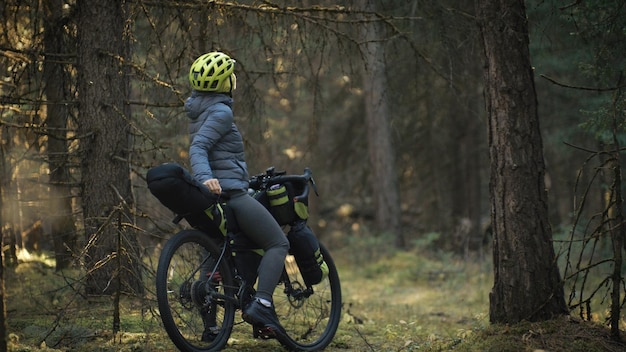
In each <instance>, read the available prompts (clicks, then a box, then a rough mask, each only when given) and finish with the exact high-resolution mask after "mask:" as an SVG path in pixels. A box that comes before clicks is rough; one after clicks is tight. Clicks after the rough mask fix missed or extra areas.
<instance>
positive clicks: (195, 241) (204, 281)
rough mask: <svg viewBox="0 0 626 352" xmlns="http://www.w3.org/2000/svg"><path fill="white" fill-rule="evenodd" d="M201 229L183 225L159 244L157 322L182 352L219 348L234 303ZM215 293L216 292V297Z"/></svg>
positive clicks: (224, 266)
mask: <svg viewBox="0 0 626 352" xmlns="http://www.w3.org/2000/svg"><path fill="white" fill-rule="evenodd" d="M219 256H220V250H219V248H218V247H217V245H215V244H214V243H213V241H211V240H210V238H209V236H208V235H207V234H206V233H203V232H201V231H197V230H184V231H181V232H179V233H177V234H176V235H174V236H173V237H172V238H171V239H170V240H168V241H167V242H166V243H165V246H164V247H163V251H162V252H161V256H160V257H159V266H158V268H157V275H156V292H157V301H158V307H159V312H160V315H161V320H162V321H163V327H164V328H165V331H166V332H167V334H168V335H169V337H170V339H171V340H172V342H173V343H174V345H176V347H178V349H180V350H181V351H186V352H198V351H219V350H221V349H222V347H223V346H224V345H226V343H227V342H228V338H229V336H230V333H231V331H232V328H233V321H234V316H235V306H234V304H233V301H231V300H228V299H224V298H226V297H231V298H232V297H233V296H234V290H235V289H234V285H233V276H232V271H231V268H230V266H229V264H228V263H227V261H226V260H221V261H220V264H219V266H218V268H217V273H219V274H213V277H211V278H209V276H211V273H212V272H213V269H214V268H215V265H216V263H217V262H218V259H219ZM218 295H220V296H218Z"/></svg>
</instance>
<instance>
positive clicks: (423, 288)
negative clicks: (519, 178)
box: [6, 251, 626, 352]
mask: <svg viewBox="0 0 626 352" xmlns="http://www.w3.org/2000/svg"><path fill="white" fill-rule="evenodd" d="M333 254H334V257H335V261H336V262H337V266H338V269H339V272H340V277H341V284H342V291H343V301H344V304H345V307H344V315H343V319H342V322H341V324H340V328H339V330H338V332H337V334H336V336H335V338H334V340H333V342H332V343H331V344H330V346H328V348H327V349H326V351H451V350H454V351H472V352H473V351H494V352H496V351H497V352H507V351H511V352H514V351H515V352H520V351H533V352H536V351H551V352H564V351H568V352H576V351H581V352H582V351H585V352H594V351H607V352H613V351H626V344H623V343H622V344H620V343H617V342H615V341H613V340H611V339H610V334H609V330H608V329H607V328H606V326H604V325H601V324H599V323H594V322H588V321H581V320H580V319H577V318H574V317H562V318H559V319H556V320H553V321H548V322H543V323H521V324H516V325H512V326H499V325H491V324H489V322H488V310H489V299H488V295H489V290H490V288H491V285H492V284H493V282H492V280H493V279H492V269H491V265H490V263H489V262H488V261H487V260H470V261H468V260H464V261H461V260H457V259H454V258H453V257H452V256H449V255H445V254H438V255H436V256H435V258H433V256H432V255H429V256H425V255H421V254H419V253H415V252H411V253H407V252H399V253H392V254H385V255H379V256H378V257H379V258H378V259H376V260H372V258H375V257H376V256H370V255H368V254H367V253H361V254H359V255H356V256H355V255H354V254H353V253H352V254H351V253H348V252H343V251H337V252H335V253H333ZM6 275H7V277H6V288H7V293H8V301H7V314H8V325H9V332H10V340H11V342H10V348H9V351H12V352H26V351H85V352H87V351H89V352H93V351H102V352H109V351H175V350H176V349H175V348H174V347H173V345H172V344H171V342H170V341H169V340H168V339H167V335H166V334H165V333H164V331H163V330H162V327H161V325H160V322H159V319H158V317H157V316H156V314H155V310H156V302H154V301H153V300H150V299H147V298H141V299H138V298H123V299H122V305H121V306H122V311H121V331H120V332H118V333H117V334H112V332H111V331H112V321H113V318H112V317H113V310H112V300H111V298H93V297H84V296H82V295H81V294H80V293H79V292H76V291H78V290H73V289H72V287H73V286H76V282H77V281H75V280H76V278H75V277H74V278H71V275H68V274H67V273H65V274H60V273H56V272H55V271H54V270H53V269H52V267H51V266H50V264H46V261H45V260H38V259H37V258H31V259H30V260H29V261H28V262H25V263H22V264H20V265H19V266H18V267H17V268H13V269H9V270H7V272H6ZM622 336H624V333H622ZM280 350H281V347H280V345H279V344H278V343H277V342H276V341H273V340H255V339H253V338H252V336H251V331H250V329H249V328H248V329H247V326H245V327H244V326H243V325H240V326H237V327H236V328H235V329H234V330H233V335H232V338H231V340H230V342H229V345H228V347H227V348H226V349H225V351H280Z"/></svg>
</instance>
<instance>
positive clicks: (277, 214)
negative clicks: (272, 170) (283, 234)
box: [255, 182, 309, 225]
mask: <svg viewBox="0 0 626 352" xmlns="http://www.w3.org/2000/svg"><path fill="white" fill-rule="evenodd" d="M301 192H302V187H297V185H295V184H293V183H291V182H285V183H283V184H276V185H273V186H272V187H270V188H269V189H268V190H267V191H265V192H264V194H263V193H262V194H259V195H258V196H256V197H255V198H257V200H258V201H259V202H261V203H262V204H263V205H265V206H266V207H267V208H268V209H269V211H270V213H272V215H273V216H274V219H276V221H277V222H278V223H279V224H280V225H292V224H294V223H296V222H298V221H299V220H306V219H308V217H309V209H308V203H309V202H308V199H296V198H295V197H296V196H297V195H298V194H300V193H301Z"/></svg>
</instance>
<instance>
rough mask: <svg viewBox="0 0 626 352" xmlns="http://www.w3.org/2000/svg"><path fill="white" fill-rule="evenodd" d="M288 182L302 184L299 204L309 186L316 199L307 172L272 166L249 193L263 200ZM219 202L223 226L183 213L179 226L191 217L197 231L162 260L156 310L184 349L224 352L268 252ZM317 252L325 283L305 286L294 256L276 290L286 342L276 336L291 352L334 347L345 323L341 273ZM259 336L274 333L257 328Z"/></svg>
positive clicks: (172, 242)
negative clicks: (250, 238)
mask: <svg viewBox="0 0 626 352" xmlns="http://www.w3.org/2000/svg"><path fill="white" fill-rule="evenodd" d="M282 184H296V185H297V186H298V187H296V189H298V190H301V193H300V194H298V195H297V196H295V198H294V199H295V200H299V201H300V202H302V201H308V195H309V185H311V186H312V187H313V189H314V191H315V193H316V194H317V189H316V186H315V182H314V181H313V178H312V176H311V171H310V169H308V168H306V169H305V171H304V174H302V175H285V173H284V172H279V173H277V172H275V171H274V168H269V169H267V170H266V172H265V173H264V174H259V175H256V176H254V177H252V178H251V179H250V192H252V193H254V196H255V198H257V200H259V201H261V200H262V199H264V198H263V197H265V196H266V195H267V192H268V190H270V188H272V186H274V185H282ZM274 187H275V186H274ZM215 204H219V205H220V206H219V207H218V206H213V207H211V208H210V210H207V211H206V214H207V215H209V217H210V218H212V220H213V221H214V224H213V225H215V224H217V226H202V225H201V224H202V222H199V221H197V218H194V216H190V215H192V214H186V215H181V214H178V215H177V216H176V218H175V219H174V222H178V221H180V220H181V219H182V218H185V219H187V220H188V222H189V223H190V224H191V225H192V227H193V229H186V230H182V231H180V232H178V233H177V234H175V235H174V236H173V237H171V238H170V239H169V240H168V241H167V242H166V243H165V245H164V247H163V249H162V251H161V255H160V257H159V262H158V268H157V274H156V294H157V302H158V308H159V312H160V316H161V320H162V322H163V326H164V329H165V330H166V332H167V334H168V336H169V338H170V340H171V341H172V342H173V343H174V345H175V346H176V347H178V348H179V349H180V350H181V351H189V352H196V351H219V350H221V349H222V348H224V346H226V344H227V343H228V340H229V338H230V335H231V333H232V330H233V328H234V327H235V326H237V325H239V324H242V323H244V321H243V319H241V318H237V317H236V312H237V311H239V310H242V309H243V308H244V307H246V305H247V304H248V303H249V302H250V301H251V300H252V297H253V296H254V292H255V291H254V283H255V280H256V269H257V266H258V262H259V261H260V258H261V255H262V251H260V250H259V249H258V248H256V247H255V245H254V244H253V243H250V241H248V240H247V239H246V238H245V234H242V233H241V231H239V229H237V228H236V226H235V225H234V223H235V222H234V221H232V218H231V221H229V217H230V216H229V209H228V203H227V201H226V202H224V201H223V200H220V201H218V202H217V203H215ZM306 204H308V203H306ZM264 205H266V206H268V205H267V204H264ZM216 229H220V231H216ZM216 232H217V233H216ZM220 232H221V233H220ZM319 249H320V252H321V255H322V257H323V260H324V261H325V263H326V265H327V267H328V274H327V275H326V276H325V277H324V278H323V279H322V281H321V282H319V283H317V284H315V285H311V284H306V283H305V280H304V279H303V276H302V272H301V270H300V268H299V267H298V265H297V263H296V260H295V258H294V257H293V255H292V254H289V255H288V256H287V258H286V260H285V266H284V269H283V273H282V276H281V279H280V281H279V282H278V284H277V286H276V290H275V291H274V296H273V300H274V306H275V309H276V313H277V315H278V317H279V320H280V322H281V325H282V326H283V327H284V328H285V330H286V332H287V336H286V337H281V338H278V336H275V337H276V338H277V340H278V341H279V342H280V343H281V344H282V345H283V346H284V347H285V348H286V349H288V350H293V351H318V350H322V349H324V348H325V347H327V346H328V345H329V344H330V342H331V341H332V339H333V337H334V335H335V333H336V331H337V328H338V325H339V321H340V318H341V310H342V307H341V305H342V304H341V285H340V281H339V276H338V273H337V268H336V266H335V263H334V261H333V259H332V257H331V255H330V253H329V251H328V250H327V249H326V247H324V246H323V245H322V244H321V243H320V244H319ZM246 324H247V323H246ZM248 326H250V325H248ZM253 337H255V338H261V339H267V338H272V337H273V336H270V335H268V332H267V331H265V330H264V329H263V328H262V327H258V326H255V327H253Z"/></svg>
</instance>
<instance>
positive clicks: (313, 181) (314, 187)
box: [309, 176, 320, 197]
mask: <svg viewBox="0 0 626 352" xmlns="http://www.w3.org/2000/svg"><path fill="white" fill-rule="evenodd" d="M309 182H311V186H313V192H315V195H316V196H318V197H319V196H320V194H319V193H317V185H316V184H315V180H314V179H313V176H311V178H309Z"/></svg>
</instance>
